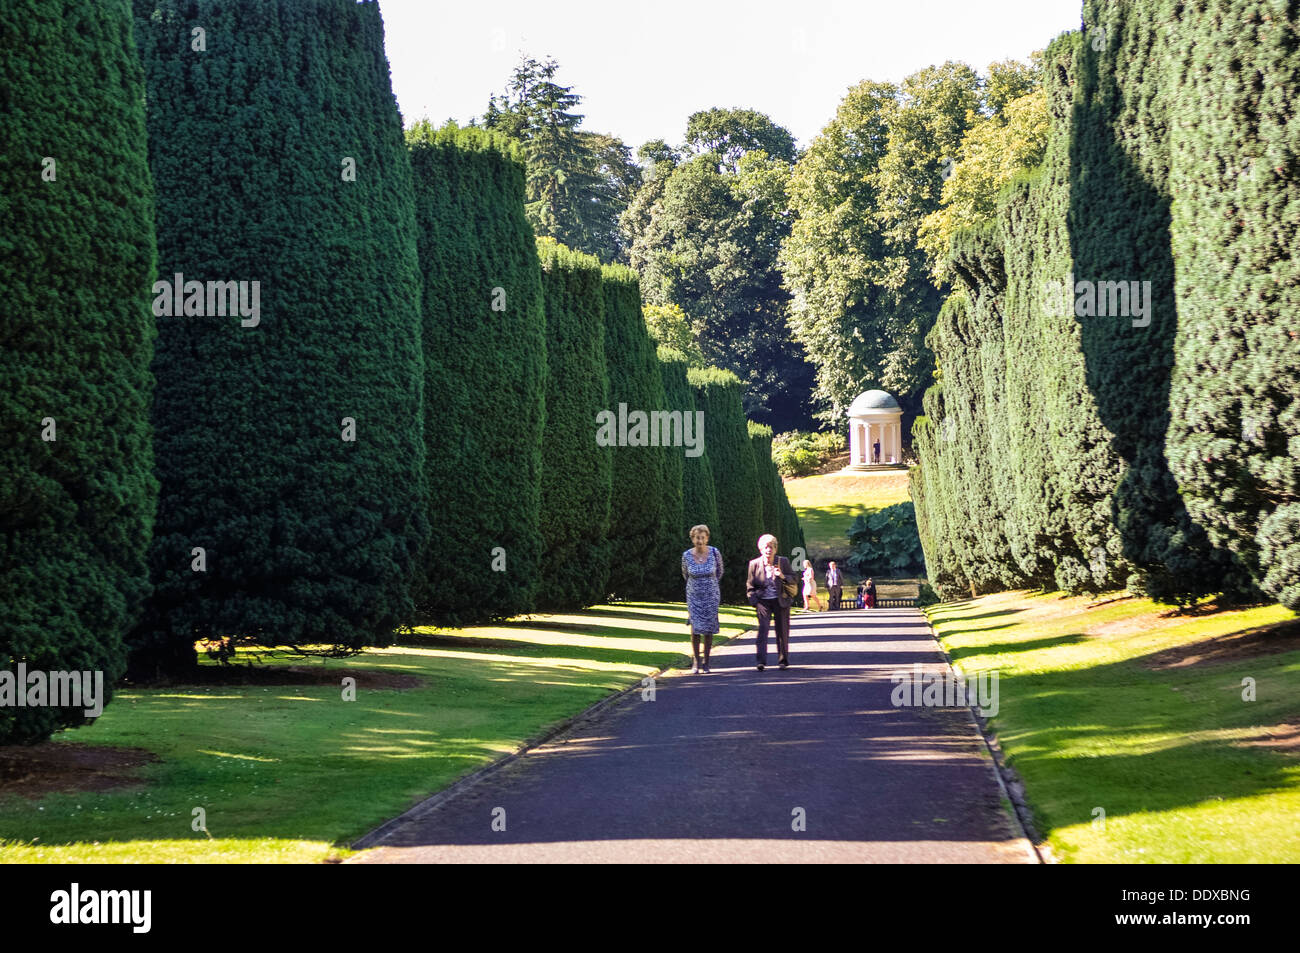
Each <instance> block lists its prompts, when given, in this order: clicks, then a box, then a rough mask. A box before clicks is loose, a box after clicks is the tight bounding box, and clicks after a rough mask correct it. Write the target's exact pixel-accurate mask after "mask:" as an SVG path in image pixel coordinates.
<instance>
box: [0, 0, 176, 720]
mask: <svg viewBox="0 0 1300 953" xmlns="http://www.w3.org/2000/svg"><path fill="white" fill-rule="evenodd" d="M0 99H2V100H3V103H4V106H3V110H2V113H3V119H0V157H2V159H0V296H3V300H4V302H5V313H4V323H3V331H0V340H2V341H3V343H0V430H3V432H4V435H5V436H4V439H3V440H0V609H2V610H3V611H0V670H4V671H8V672H12V673H15V674H16V673H17V665H18V664H19V663H20V662H21V663H23V664H25V665H26V666H27V669H28V670H29V671H77V672H81V671H90V672H94V671H100V672H103V674H104V687H105V690H106V691H107V690H108V689H110V688H111V687H112V685H113V683H114V681H116V680H117V678H118V677H119V676H120V675H121V674H122V672H123V670H124V668H125V665H126V650H125V648H124V645H123V636H124V634H125V633H126V632H127V630H128V629H129V628H130V627H131V626H132V625H133V624H134V622H135V619H136V617H137V615H138V613H139V609H140V603H141V600H142V599H143V598H144V596H145V595H146V593H147V592H148V569H147V565H146V562H145V554H146V551H147V547H148V542H149V533H150V527H151V524H152V521H153V516H154V508H155V506H156V504H157V492H158V487H157V482H156V481H155V479H154V476H153V448H152V444H151V442H150V431H149V401H150V394H151V392H152V389H153V378H152V376H151V375H150V373H149V359H150V355H151V354H152V351H153V339H154V322H153V317H152V315H151V313H150V310H149V303H150V300H151V299H150V294H149V291H150V287H151V285H152V283H153V280H154V220H153V194H152V185H151V183H150V178H149V169H148V165H147V162H146V156H145V138H144V112H143V101H144V80H143V75H142V73H141V70H140V64H139V60H138V59H137V56H136V52H135V48H134V45H133V43H132V39H131V16H130V10H129V8H128V7H127V5H126V4H125V3H92V2H89V0H74V2H68V3H58V4H50V3H45V2H40V0H13V2H7V3H5V4H4V5H3V6H0ZM47 158H49V159H52V160H53V165H50V164H48V163H46V162H45V160H46V159H47ZM46 176H50V177H49V178H48V179H47V178H46ZM46 418H53V424H52V426H53V432H52V434H51V433H50V432H49V430H48V428H47V425H46V424H45V423H44V421H45V420H46ZM43 435H45V436H53V438H54V439H53V440H46V439H43ZM24 687H25V686H24ZM83 711H84V708H48V707H47V708H16V707H0V744H29V743H35V742H39V741H43V740H44V739H45V738H47V737H49V735H50V733H51V732H53V731H55V730H57V729H59V728H63V727H67V726H70V725H77V724H81V723H82V722H83V721H84V720H85V718H84V715H83Z"/></svg>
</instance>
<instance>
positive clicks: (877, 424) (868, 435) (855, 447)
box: [844, 390, 903, 470]
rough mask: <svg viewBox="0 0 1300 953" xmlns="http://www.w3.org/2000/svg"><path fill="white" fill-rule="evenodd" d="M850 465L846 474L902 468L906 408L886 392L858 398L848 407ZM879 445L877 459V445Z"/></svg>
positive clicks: (869, 392)
mask: <svg viewBox="0 0 1300 953" xmlns="http://www.w3.org/2000/svg"><path fill="white" fill-rule="evenodd" d="M847 416H848V418H849V465H848V466H847V467H845V468H844V469H846V470H875V469H893V468H896V467H902V466H903V464H902V463H901V461H902V459H903V424H902V420H903V408H901V407H899V406H898V401H896V400H894V398H893V397H891V396H890V395H889V394H886V393H885V392H884V391H883V390H869V391H866V392H864V393H861V394H859V395H858V396H857V397H855V398H854V400H853V403H852V404H850V405H849V411H848V414H847ZM877 443H878V444H879V445H880V450H879V455H877V451H876V444H877Z"/></svg>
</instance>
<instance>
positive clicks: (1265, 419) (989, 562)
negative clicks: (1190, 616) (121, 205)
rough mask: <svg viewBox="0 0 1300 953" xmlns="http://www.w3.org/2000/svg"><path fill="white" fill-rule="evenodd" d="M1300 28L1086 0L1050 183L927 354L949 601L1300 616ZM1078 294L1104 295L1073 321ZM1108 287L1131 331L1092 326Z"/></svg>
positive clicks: (1023, 202) (1015, 219) (927, 493)
mask: <svg viewBox="0 0 1300 953" xmlns="http://www.w3.org/2000/svg"><path fill="white" fill-rule="evenodd" d="M1281 12H1282V11H1281V9H1280V7H1279V5H1278V4H1267V3H1259V2H1247V0H1224V2H1219V3H1210V2H1208V0H1207V2H1197V3H1181V2H1174V0H1122V2H1115V3H1110V2H1107V3H1101V2H1094V0H1090V2H1088V3H1086V4H1085V10H1084V23H1085V29H1084V30H1083V31H1081V32H1076V33H1072V34H1067V35H1065V36H1062V37H1060V38H1058V39H1057V40H1056V41H1055V42H1054V43H1052V44H1051V46H1049V47H1048V50H1047V52H1046V55H1045V57H1044V67H1045V83H1046V89H1047V93H1048V99H1049V104H1050V110H1051V119H1052V126H1051V134H1050V136H1049V142H1048V147H1047V152H1046V156H1045V159H1044V162H1043V164H1042V166H1041V167H1040V168H1038V169H1037V170H1035V171H1034V172H1033V173H1030V174H1027V175H1024V176H1022V177H1021V178H1020V179H1019V180H1017V181H1014V182H1013V183H1011V184H1010V185H1009V186H1008V187H1007V188H1006V189H1005V190H1004V192H1003V194H1002V195H1001V197H1000V199H999V203H998V213H997V216H996V220H995V221H994V222H992V223H991V224H990V225H989V226H988V227H985V228H982V229H978V230H974V231H971V232H967V233H963V234H961V235H959V236H957V238H956V239H955V240H954V243H953V248H952V261H953V264H954V268H955V270H956V272H957V274H958V276H959V284H960V286H961V288H960V290H959V292H958V294H955V295H954V296H953V298H952V299H950V301H949V304H948V306H946V307H945V309H944V313H943V314H941V315H940V318H939V321H938V322H937V324H936V327H935V330H934V332H933V333H932V335H931V338H930V345H931V347H932V348H933V349H934V351H935V353H936V360H937V363H938V365H939V367H940V369H941V372H942V377H943V384H942V388H941V389H940V388H934V389H932V391H931V393H930V394H929V395H927V408H926V409H927V417H926V419H925V420H924V424H923V425H919V426H918V441H917V445H918V452H919V454H920V457H921V460H922V466H923V472H922V474H920V475H918V476H917V477H915V478H914V487H915V488H916V492H917V493H918V494H919V495H920V496H922V497H923V499H918V521H919V522H921V523H923V524H924V525H923V528H922V532H923V535H924V536H925V540H926V542H925V545H926V550H927V559H928V561H929V563H930V571H931V572H932V573H934V574H935V575H936V579H937V580H938V581H940V584H941V585H943V584H947V585H949V586H955V587H962V588H964V587H965V586H966V585H971V586H973V587H974V588H976V589H982V588H987V587H995V586H1007V585H1026V584H1029V585H1048V584H1050V585H1054V586H1056V587H1059V588H1063V589H1069V590H1096V589H1101V588H1113V587H1118V586H1121V585H1127V586H1128V587H1129V588H1130V589H1133V590H1137V591H1146V592H1148V593H1150V594H1151V595H1152V596H1153V597H1155V598H1157V599H1159V600H1162V601H1166V602H1172V603H1179V604H1187V603H1190V602H1193V601H1195V600H1196V599H1198V598H1200V597H1202V596H1205V595H1208V594H1211V593H1224V594H1226V595H1228V596H1231V597H1249V596H1251V595H1252V594H1254V593H1256V592H1257V590H1256V587H1259V589H1262V590H1263V591H1265V592H1266V593H1268V594H1269V595H1271V596H1273V597H1274V598H1277V599H1279V600H1280V601H1282V602H1283V603H1285V604H1287V605H1290V606H1293V607H1294V606H1295V605H1297V604H1298V603H1300V576H1298V575H1297V573H1300V548H1297V543H1296V539H1297V531H1298V530H1300V510H1297V509H1296V506H1297V503H1296V500H1297V498H1298V496H1300V494H1298V493H1297V486H1298V485H1300V463H1298V460H1300V454H1297V452H1296V450H1295V446H1296V444H1297V442H1298V441H1300V424H1298V423H1297V421H1298V420H1300V396H1297V394H1298V392H1297V388H1296V386H1295V381H1296V380H1297V376H1298V374H1300V347H1297V345H1296V342H1295V332H1294V330H1293V328H1292V327H1291V324H1292V323H1293V322H1292V321H1291V320H1290V317H1289V315H1291V314H1292V312H1293V311H1294V305H1295V303H1296V300H1297V297H1300V292H1297V291H1296V288H1297V287H1300V282H1297V281H1296V275H1295V271H1296V268H1295V266H1294V265H1293V256H1292V254H1291V251H1290V245H1291V244H1292V242H1291V239H1290V237H1289V233H1290V232H1291V231H1294V229H1293V227H1292V225H1293V224H1294V219H1295V211H1294V210H1295V209H1296V208H1297V207H1300V201H1298V199H1300V186H1297V185H1296V181H1297V177H1296V175H1295V171H1296V169H1297V151H1298V148H1297V147H1298V146H1300V132H1297V129H1298V128H1300V126H1298V125H1297V123H1296V122H1295V120H1294V107H1293V106H1292V104H1291V98H1290V95H1289V91H1290V90H1293V89H1294V88H1295V87H1296V85H1297V80H1300V54H1298V53H1297V44H1296V42H1295V38H1294V31H1293V30H1291V29H1290V21H1288V20H1287V18H1286V17H1284V16H1281V15H1280V14H1281ZM1067 281H1073V282H1075V283H1078V282H1083V283H1085V284H1084V285H1078V286H1077V287H1071V288H1070V289H1069V291H1068V292H1067V295H1068V297H1066V298H1065V306H1064V309H1062V308H1061V307H1053V306H1052V302H1051V301H1050V299H1049V295H1048V294H1047V291H1048V286H1049V284H1050V283H1065V282H1067ZM1086 285H1091V289H1095V291H1096V294H1097V303H1098V304H1099V303H1100V301H1101V299H1102V297H1103V295H1105V296H1107V297H1108V298H1109V300H1110V302H1111V303H1113V304H1119V305H1120V306H1121V307H1123V306H1124V305H1125V304H1127V305H1128V308H1127V310H1126V311H1125V312H1124V313H1120V314H1115V313H1110V314H1104V313H1101V312H1100V310H1099V309H1097V310H1094V311H1092V312H1090V311H1089V310H1088V309H1089V306H1090V305H1089V302H1088V299H1087V295H1088V292H1089V290H1090V289H1089V288H1088V287H1085V286H1086ZM1120 288H1122V289H1123V290H1124V293H1123V294H1117V293H1116V291H1115V290H1113V289H1120ZM1105 289H1112V290H1110V291H1107V290H1105ZM961 294H964V295H966V296H968V298H967V300H966V301H959V300H958V295H961ZM1081 295H1082V297H1079V296H1081ZM1076 298H1077V299H1078V300H1076ZM1139 305H1141V307H1139ZM1093 307H1096V306H1095V305H1094V306H1093ZM963 512H965V513H979V514H981V516H982V519H981V520H980V525H976V526H972V524H971V521H970V520H968V519H967V520H963V519H961V514H962V513H963Z"/></svg>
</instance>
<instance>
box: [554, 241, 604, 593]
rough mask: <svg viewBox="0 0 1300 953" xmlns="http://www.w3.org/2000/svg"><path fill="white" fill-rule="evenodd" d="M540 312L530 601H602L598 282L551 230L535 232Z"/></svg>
mask: <svg viewBox="0 0 1300 953" xmlns="http://www.w3.org/2000/svg"><path fill="white" fill-rule="evenodd" d="M537 249H538V255H539V257H540V259H541V266H542V295H543V301H544V302H545V311H546V361H547V375H546V426H545V429H544V431H543V434H542V503H541V505H542V511H541V512H542V516H541V527H542V545H543V551H542V568H541V588H540V590H539V593H538V599H537V601H538V608H539V609H543V610H568V609H580V608H582V607H584V606H589V605H592V604H593V603H596V602H601V601H603V600H604V598H605V596H606V594H607V593H608V591H609V589H608V582H609V570H610V544H609V500H610V467H611V461H610V450H609V448H608V447H601V446H599V445H597V443H596V426H597V415H598V414H600V412H601V411H603V410H608V409H609V377H608V375H607V373H606V370H605V289H604V287H603V286H602V283H601V271H600V268H601V266H600V261H599V260H597V259H596V258H593V257H592V256H591V255H584V254H582V253H581V252H575V251H571V250H570V249H568V248H565V247H564V246H563V245H561V244H559V243H558V242H556V241H555V240H554V239H552V238H542V239H538V241H537Z"/></svg>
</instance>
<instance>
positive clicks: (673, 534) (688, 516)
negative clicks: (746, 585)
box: [658, 346, 732, 598]
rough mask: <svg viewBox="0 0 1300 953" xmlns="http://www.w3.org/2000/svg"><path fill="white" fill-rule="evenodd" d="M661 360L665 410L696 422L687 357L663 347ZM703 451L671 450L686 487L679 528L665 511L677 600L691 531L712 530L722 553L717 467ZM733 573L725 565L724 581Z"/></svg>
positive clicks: (670, 573)
mask: <svg viewBox="0 0 1300 953" xmlns="http://www.w3.org/2000/svg"><path fill="white" fill-rule="evenodd" d="M658 356H659V371H660V375H661V377H662V379H663V384H664V406H666V407H667V408H668V409H669V410H670V411H681V414H682V418H683V419H685V418H686V415H687V414H690V415H691V419H694V415H695V411H696V410H698V409H699V408H698V406H697V405H696V403H695V391H694V390H693V389H692V388H691V385H690V382H689V381H688V380H687V379H686V374H687V371H688V370H689V365H688V364H687V361H686V357H685V355H683V354H682V353H681V352H679V351H675V350H673V349H672V348H668V347H662V346H661V347H660V348H659V349H658ZM702 450H703V452H702V453H701V454H700V455H699V456H696V457H688V456H686V454H685V452H684V448H682V447H671V448H669V452H668V460H669V466H670V469H671V468H672V463H673V461H677V467H679V468H680V469H679V470H678V471H677V472H680V474H681V478H680V479H681V485H682V505H681V509H680V510H679V511H678V513H677V522H676V525H673V524H672V523H671V520H672V517H673V514H672V512H671V511H670V510H665V513H664V516H665V529H664V534H665V536H664V548H665V550H666V551H667V552H670V553H672V558H671V562H670V564H669V565H667V566H666V567H665V570H664V571H665V573H666V575H667V578H668V581H669V583H670V586H669V589H668V594H669V595H672V596H673V597H675V598H681V594H682V592H683V591H684V590H683V585H684V583H683V581H682V572H681V555H682V553H683V552H684V551H685V550H687V549H690V547H691V537H690V530H691V527H692V526H699V525H700V524H701V523H702V524H704V525H705V526H707V527H709V534H710V543H711V545H713V546H716V547H718V551H719V552H721V551H722V547H721V545H720V544H719V542H718V540H719V539H720V538H721V537H720V536H719V534H718V530H719V525H718V497H717V492H716V490H715V488H714V486H713V465H712V463H711V462H710V458H709V442H708V440H707V439H706V440H705V441H704V442H703V444H702ZM670 479H671V477H670ZM731 570H732V567H731V566H730V565H729V564H726V563H724V565H723V571H724V577H725V576H726V575H729V574H730V573H731Z"/></svg>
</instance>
